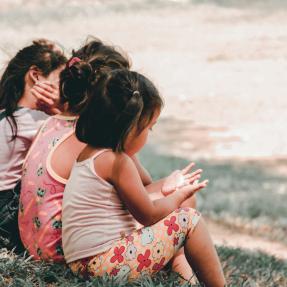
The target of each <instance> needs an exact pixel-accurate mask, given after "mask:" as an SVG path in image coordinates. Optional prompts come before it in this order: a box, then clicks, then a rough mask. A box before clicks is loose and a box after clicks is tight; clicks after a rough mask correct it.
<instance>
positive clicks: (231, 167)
mask: <svg viewBox="0 0 287 287" xmlns="http://www.w3.org/2000/svg"><path fill="white" fill-rule="evenodd" d="M140 160H141V162H142V163H143V165H144V166H145V167H146V168H147V170H148V171H149V172H150V173H151V175H152V177H153V178H154V179H159V178H162V177H165V176H167V175H168V174H170V173H171V171H173V170H175V169H180V168H183V167H184V166H186V165H187V164H188V163H189V162H188V161H187V160H185V159H183V158H179V157H173V156H168V155H163V154H159V153H158V152H157V151H155V149H154V148H153V147H152V146H149V145H147V146H146V147H145V148H144V149H143V151H142V152H141V153H140ZM196 164H197V167H198V168H202V169H203V175H202V177H203V178H204V179H205V178H207V179H209V181H210V182H209V186H208V188H206V189H204V190H202V191H200V192H199V193H198V195H197V200H198V209H199V210H200V211H201V212H203V213H204V214H205V215H207V216H208V217H211V218H213V219H215V220H219V221H221V222H223V223H225V224H230V225H233V226H235V227H236V226H238V227H240V228H245V229H247V230H249V231H250V232H252V233H255V234H257V235H264V236H268V237H269V238H271V239H278V240H280V241H283V242H285V243H287V241H286V232H287V209H286V202H287V179H286V177H284V176H278V175H276V174H274V173H273V174H272V173H271V171H270V167H269V166H268V165H267V164H266V165H265V163H264V162H244V163H243V162H211V161H209V162H207V161H197V162H196Z"/></svg>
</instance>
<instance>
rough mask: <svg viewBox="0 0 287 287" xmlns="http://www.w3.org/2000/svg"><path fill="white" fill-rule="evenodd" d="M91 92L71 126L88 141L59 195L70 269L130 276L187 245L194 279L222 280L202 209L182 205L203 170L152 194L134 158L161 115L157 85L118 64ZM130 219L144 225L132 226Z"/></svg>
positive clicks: (210, 282)
mask: <svg viewBox="0 0 287 287" xmlns="http://www.w3.org/2000/svg"><path fill="white" fill-rule="evenodd" d="M91 77H92V76H91ZM88 93H89V99H90V100H89V104H88V106H87V107H86V109H85V110H84V111H83V112H82V113H81V115H80V117H79V120H78V122H77V125H76V136H77V137H78V139H79V140H80V141H82V142H85V143H86V144H87V146H86V147H85V148H84V150H83V151H82V152H81V153H80V155H79V158H78V160H77V162H76V163H75V164H74V167H73V169H72V172H71V176H70V178H69V180H68V183H67V185H66V188H65V192H64V197H63V214H62V216H63V217H62V221H63V222H62V223H63V234H62V237H63V249H64V256H65V258H66V261H67V263H68V264H69V266H70V268H71V269H72V271H73V272H75V273H76V274H81V275H82V276H84V277H86V276H87V277H89V276H103V275H104V274H108V276H110V277H113V278H114V280H116V281H119V282H120V281H125V280H134V279H136V278H139V277H141V276H142V275H147V274H149V275H152V274H154V273H156V272H158V271H159V270H161V269H162V268H163V267H164V266H165V265H166V264H167V263H168V261H169V260H170V259H171V258H172V257H173V256H174V255H175V254H176V253H177V251H178V250H179V248H181V247H182V246H184V248H185V255H186V257H187V260H188V262H189V264H190V265H191V266H192V267H193V270H194V271H195V273H196V275H197V277H198V279H199V280H200V281H201V282H202V283H204V284H205V286H212V287H217V286H224V284H225V280H224V276H223V273H222V269H221V266H220V262H219V259H218V256H217V253H216V251H215V248H214V246H213V244H212V242H211V239H210V237H209V234H208V231H207V230H206V228H205V225H204V223H203V220H202V219H201V218H200V214H199V213H198V212H197V211H196V210H194V209H191V208H180V205H181V204H182V202H183V201H185V200H186V199H187V198H189V197H191V196H192V195H193V194H194V193H195V192H197V191H198V190H200V189H201V188H204V187H205V186H206V185H207V181H206V180H205V181H202V182H196V181H197V180H198V179H199V178H200V171H197V172H193V173H189V170H190V167H191V165H190V167H188V168H187V169H186V170H185V171H184V172H183V174H182V175H181V178H182V181H181V182H180V183H179V184H178V186H175V187H174V188H173V190H172V191H170V192H169V194H168V195H167V196H166V197H164V198H160V199H158V200H154V201H152V200H151V199H150V197H149V195H148V192H147V189H146V188H145V187H144V186H143V184H142V181H141V178H140V175H139V173H138V171H137V168H136V166H135V164H134V162H133V161H132V159H131V156H133V155H134V154H135V153H137V152H138V151H139V150H140V149H141V148H142V147H143V146H144V144H145V143H146V140H147V136H148V133H149V130H151V129H152V127H153V125H154V124H155V123H156V121H157V118H158V117H159V114H160V111H161V108H162V100H161V98H160V96H159V94H158V91H157V89H156V88H155V87H154V85H153V84H152V83H151V82H150V81H149V80H148V79H147V78H146V77H144V76H143V75H141V74H138V73H136V72H131V71H128V70H115V71H112V72H110V73H101V74H100V75H99V73H98V74H97V79H96V81H93V82H92V83H91V86H90V88H89V91H88ZM160 188H161V187H159V189H160ZM135 221H138V222H139V223H140V224H142V225H143V226H144V227H143V228H140V229H136V225H135Z"/></svg>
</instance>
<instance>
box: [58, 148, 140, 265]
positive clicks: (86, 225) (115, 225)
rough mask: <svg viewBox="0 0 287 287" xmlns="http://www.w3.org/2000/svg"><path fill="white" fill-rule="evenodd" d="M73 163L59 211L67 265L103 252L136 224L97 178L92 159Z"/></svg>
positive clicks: (96, 155)
mask: <svg viewBox="0 0 287 287" xmlns="http://www.w3.org/2000/svg"><path fill="white" fill-rule="evenodd" d="M105 151H107V150H101V151H99V152H98V153H96V154H95V155H93V156H92V157H91V158H89V159H86V160H84V161H81V162H75V164H74V166H73V169H72V172H71V175H70V178H69V180H68V182H67V184H66V187H65V191H64V197H63V211H62V224H63V226H62V242H63V249H64V254H65V259H66V261H67V263H70V262H72V261H75V260H77V259H82V258H86V257H89V256H95V255H97V254H99V253H102V252H104V251H107V250H108V249H109V248H110V247H111V245H112V244H113V243H114V242H115V241H116V240H118V239H120V238H121V237H123V236H124V235H128V234H129V233H131V232H133V231H134V230H135V229H136V221H135V219H134V218H133V216H132V215H131V214H130V212H129V211H128V210H127V209H126V208H125V206H124V204H123V202H122V201H121V199H120V198H119V196H118V193H117V191H116V190H115V188H114V187H113V185H111V184H110V183H108V182H107V181H105V180H104V179H102V178H101V177H99V176H98V175H97V174H96V172H95V169H94V159H95V158H96V157H98V156H99V155H100V154H102V153H103V152H105Z"/></svg>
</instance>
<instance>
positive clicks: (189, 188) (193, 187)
mask: <svg viewBox="0 0 287 287" xmlns="http://www.w3.org/2000/svg"><path fill="white" fill-rule="evenodd" d="M207 184H208V180H204V181H202V182H200V183H197V184H189V185H186V186H183V187H182V188H180V189H179V192H184V193H185V195H186V198H189V197H191V196H192V195H193V194H195V193H196V192H198V191H199V190H201V189H203V188H205V187H206V186H207Z"/></svg>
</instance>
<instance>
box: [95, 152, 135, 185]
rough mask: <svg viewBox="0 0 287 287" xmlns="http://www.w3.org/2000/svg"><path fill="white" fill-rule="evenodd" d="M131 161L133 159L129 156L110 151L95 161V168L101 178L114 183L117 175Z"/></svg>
mask: <svg viewBox="0 0 287 287" xmlns="http://www.w3.org/2000/svg"><path fill="white" fill-rule="evenodd" d="M129 161H131V159H130V158H129V156H128V155H126V154H124V153H116V152H113V151H112V150H108V151H105V152H103V153H102V154H100V155H99V156H98V157H96V158H95V159H94V168H95V171H96V173H97V174H98V175H99V176H100V177H102V178H103V179H105V180H107V181H108V182H111V183H112V182H113V181H114V178H115V175H116V174H118V173H119V172H120V171H121V170H123V169H124V165H126V164H127V163H128V162H129Z"/></svg>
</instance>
